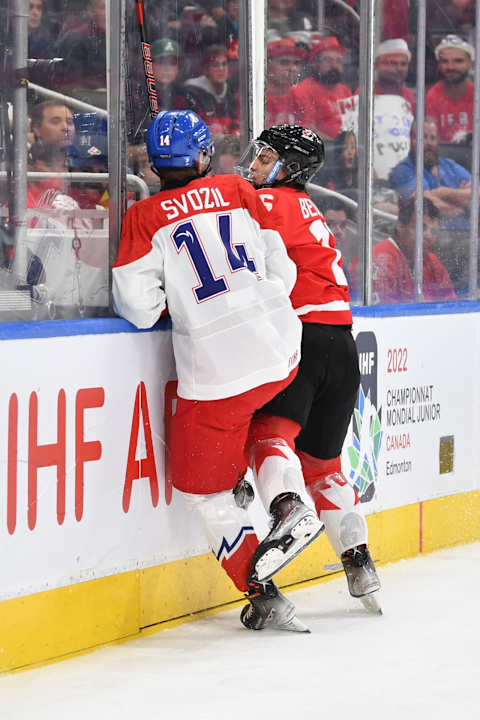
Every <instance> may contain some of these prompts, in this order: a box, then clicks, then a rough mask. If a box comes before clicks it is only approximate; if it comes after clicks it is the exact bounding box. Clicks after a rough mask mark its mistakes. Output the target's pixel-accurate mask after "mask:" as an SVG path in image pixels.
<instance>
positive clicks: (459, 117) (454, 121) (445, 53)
mask: <svg viewBox="0 0 480 720" xmlns="http://www.w3.org/2000/svg"><path fill="white" fill-rule="evenodd" d="M435 57H436V58H437V64H438V71H439V73H440V75H441V78H442V79H441V80H440V81H439V82H438V83H436V84H435V85H434V86H433V87H431V88H430V90H429V91H428V92H427V95H426V98H425V114H426V115H432V116H433V117H434V118H435V120H436V122H437V127H438V130H439V134H440V141H441V142H463V141H464V140H465V138H466V136H467V134H468V133H470V132H472V125H473V82H471V81H470V80H468V75H469V72H470V70H471V68H472V64H473V60H474V57H475V51H474V49H473V47H472V45H470V44H469V43H467V42H465V40H462V39H461V38H460V37H458V35H447V36H446V37H444V38H443V40H442V41H441V42H440V43H439V44H438V45H437V47H436V48H435Z"/></svg>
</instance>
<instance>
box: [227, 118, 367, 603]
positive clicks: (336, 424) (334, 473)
mask: <svg viewBox="0 0 480 720" xmlns="http://www.w3.org/2000/svg"><path fill="white" fill-rule="evenodd" d="M323 162H324V146H323V141H322V140H321V138H320V137H319V136H318V135H317V134H316V133H315V132H313V131H311V130H309V129H306V128H304V127H300V126H294V125H278V126H274V127H271V128H270V129H269V130H264V131H263V132H262V133H261V134H260V136H259V138H258V139H257V140H255V141H253V142H252V143H251V144H250V146H249V148H248V149H247V151H246V153H245V154H244V156H243V158H242V160H241V161H240V165H239V167H238V170H239V172H240V173H241V174H243V175H244V176H245V177H247V178H249V179H250V181H251V182H252V183H253V184H254V186H255V187H257V188H260V189H259V190H258V194H259V196H260V198H261V200H262V203H263V207H264V217H263V219H262V224H263V225H264V227H269V228H272V229H273V228H275V229H276V230H278V232H279V233H280V234H281V236H282V238H283V240H284V242H285V246H286V248H287V252H288V255H289V257H290V258H291V259H292V260H293V261H294V262H295V264H296V266H297V280H296V283H295V286H294V288H293V290H292V293H291V295H290V298H291V300H292V304H293V307H294V308H295V310H296V312H297V315H298V316H299V317H300V319H301V320H302V323H303V338H302V356H301V360H300V366H299V370H298V374H297V376H296V378H295V380H294V381H293V382H292V383H291V384H290V385H289V386H288V387H287V388H285V390H283V391H282V392H281V393H280V394H279V395H278V396H277V397H276V398H274V399H273V400H272V401H270V402H269V403H268V404H267V405H266V406H265V407H264V408H262V410H261V411H260V412H258V413H257V414H256V416H255V418H254V421H253V423H252V426H251V429H250V437H249V448H250V454H251V466H252V469H253V471H254V476H255V479H256V485H257V489H258V491H259V494H260V496H261V497H262V500H263V501H264V505H265V508H266V509H267V511H268V510H270V512H271V513H272V516H273V528H272V532H271V536H272V537H271V538H270V539H271V540H272V549H271V559H272V560H274V561H275V563H276V564H277V562H278V561H277V560H276V558H275V555H276V554H278V552H279V548H278V544H277V543H276V542H275V533H276V524H277V516H278V513H277V511H276V508H275V506H274V505H273V506H269V505H268V498H269V497H271V496H272V495H273V496H275V495H276V494H278V492H280V490H281V485H282V482H283V481H284V478H288V477H289V476H290V475H292V474H297V475H298V472H299V470H300V466H301V470H302V471H303V476H304V479H305V484H306V486H307V489H308V491H309V493H310V495H311V497H312V499H313V502H314V503H315V507H316V510H317V513H318V516H319V517H320V519H321V520H322V521H323V522H324V523H325V529H326V532H327V535H328V538H329V540H330V542H331V544H332V546H333V548H334V549H335V551H336V553H337V554H338V556H339V557H340V558H341V561H342V563H343V567H344V569H345V572H346V575H347V580H348V586H349V591H350V593H351V595H353V596H354V597H359V598H360V599H361V600H362V602H363V604H364V605H365V606H366V607H367V609H370V610H373V611H379V610H380V605H379V602H378V594H377V595H375V594H376V593H378V590H379V587H380V584H379V581H378V577H377V574H376V571H375V567H374V565H373V561H372V559H371V556H370V553H369V550H368V546H367V538H368V530H367V525H366V522H365V519H364V517H363V515H362V514H361V513H360V512H359V511H358V503H359V500H358V496H357V494H356V492H355V489H354V488H353V487H352V486H351V485H350V483H349V482H348V481H347V480H346V478H345V476H344V475H343V473H342V468H341V460H340V454H341V451H342V446H343V442H344V440H345V436H346V433H347V430H348V426H349V423H350V418H351V415H352V412H353V408H354V406H355V401H356V396H357V392H358V387H359V382H360V374H359V368H358V354H357V350H356V346H355V342H354V339H353V336H352V332H351V326H352V314H351V310H350V305H349V290H348V284H347V280H346V278H345V275H344V272H343V270H342V257H341V254H340V252H339V250H337V249H336V247H335V239H334V237H333V235H332V233H331V231H330V230H329V228H328V226H327V224H326V222H325V219H324V218H323V216H322V215H321V213H320V211H319V210H318V208H317V207H316V205H315V204H314V203H313V201H312V200H311V198H310V197H309V196H308V194H307V193H306V192H305V185H306V183H307V182H308V181H309V179H310V178H311V177H312V175H313V174H314V173H315V172H316V170H317V169H318V168H319V167H321V166H322V164H323ZM268 541H269V536H267V538H266V539H265V541H264V542H265V543H268ZM280 550H284V551H285V552H286V553H288V549H287V548H280ZM268 560H269V557H268V555H267V554H263V555H262V557H258V558H257V556H254V560H253V566H252V574H253V575H255V574H258V573H259V572H261V573H262V572H264V567H265V565H266V564H268Z"/></svg>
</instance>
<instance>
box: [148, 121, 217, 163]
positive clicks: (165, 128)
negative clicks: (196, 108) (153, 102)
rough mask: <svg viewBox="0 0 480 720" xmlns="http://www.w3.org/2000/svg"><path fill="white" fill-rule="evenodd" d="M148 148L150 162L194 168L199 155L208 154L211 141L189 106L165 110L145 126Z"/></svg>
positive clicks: (205, 127) (211, 149) (210, 153)
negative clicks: (185, 108)
mask: <svg viewBox="0 0 480 720" xmlns="http://www.w3.org/2000/svg"><path fill="white" fill-rule="evenodd" d="M147 151H148V156H149V158H150V162H151V163H152V165H153V166H154V167H155V168H156V169H158V170H161V169H163V168H195V167H196V165H197V161H198V159H199V157H200V156H201V155H204V156H206V157H208V158H211V157H212V155H213V153H214V145H213V142H212V139H211V137H210V131H209V129H208V127H207V125H206V124H205V123H204V122H203V120H202V119H201V118H200V117H199V116H198V115H197V114H196V113H194V112H192V111H191V110H164V111H163V112H161V113H159V114H158V115H157V116H156V117H155V118H154V119H153V120H152V122H151V123H150V125H149V127H148V130H147Z"/></svg>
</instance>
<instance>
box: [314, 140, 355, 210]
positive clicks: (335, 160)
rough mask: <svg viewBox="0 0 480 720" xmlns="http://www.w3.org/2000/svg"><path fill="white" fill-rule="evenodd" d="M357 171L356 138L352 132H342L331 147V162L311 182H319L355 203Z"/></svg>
mask: <svg viewBox="0 0 480 720" xmlns="http://www.w3.org/2000/svg"><path fill="white" fill-rule="evenodd" d="M357 170H358V156H357V138H356V136H355V133H354V131H353V130H344V131H342V132H341V133H340V134H339V136H338V137H337V138H336V140H335V143H334V145H333V154H332V161H331V162H328V161H327V163H326V164H325V166H324V167H323V168H321V170H319V172H318V173H317V175H316V176H315V177H314V179H313V182H319V183H320V185H323V186H324V187H326V188H328V189H329V190H336V191H337V192H339V193H341V194H342V195H346V196H347V197H349V198H351V199H352V200H355V201H357V200H358V187H357V182H358V181H357Z"/></svg>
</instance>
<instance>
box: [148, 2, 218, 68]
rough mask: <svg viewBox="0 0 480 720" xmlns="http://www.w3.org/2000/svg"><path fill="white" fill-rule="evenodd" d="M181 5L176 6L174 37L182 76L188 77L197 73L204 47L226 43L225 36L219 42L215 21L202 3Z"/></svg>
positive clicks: (202, 57)
mask: <svg viewBox="0 0 480 720" xmlns="http://www.w3.org/2000/svg"><path fill="white" fill-rule="evenodd" d="M161 4H163V3H161ZM182 5H183V7H181V6H180V7H178V5H177V7H176V13H177V16H178V17H179V23H178V34H177V35H176V39H177V40H178V43H179V45H180V48H181V57H182V72H183V76H184V77H188V78H189V77H193V76H194V75H196V73H198V70H199V68H200V67H201V65H202V61H203V59H204V51H205V48H207V47H209V46H210V45H222V46H225V44H226V43H225V38H222V39H221V41H220V42H219V33H218V26H217V23H216V22H215V20H214V18H213V17H212V15H211V14H210V13H209V12H207V10H206V9H205V7H204V5H203V4H198V3H192V2H191V3H188V2H187V3H182ZM162 34H163V32H162Z"/></svg>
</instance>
